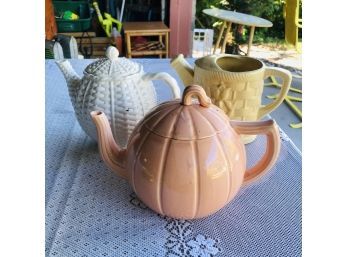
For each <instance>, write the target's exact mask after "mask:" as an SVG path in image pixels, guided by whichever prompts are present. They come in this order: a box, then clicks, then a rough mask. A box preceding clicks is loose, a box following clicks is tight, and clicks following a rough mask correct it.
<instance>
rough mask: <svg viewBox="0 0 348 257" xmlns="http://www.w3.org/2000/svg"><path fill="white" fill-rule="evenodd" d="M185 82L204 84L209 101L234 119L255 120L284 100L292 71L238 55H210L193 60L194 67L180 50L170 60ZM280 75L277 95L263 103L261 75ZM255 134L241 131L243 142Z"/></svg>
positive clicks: (262, 78)
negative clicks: (280, 85) (271, 100)
mask: <svg viewBox="0 0 348 257" xmlns="http://www.w3.org/2000/svg"><path fill="white" fill-rule="evenodd" d="M171 66H172V67H173V68H174V69H175V70H176V72H177V73H178V75H179V76H180V78H181V80H182V81H183V84H184V85H185V86H188V85H191V84H197V85H200V86H202V87H203V88H204V90H205V92H206V93H207V95H208V96H209V97H210V98H211V100H212V102H213V103H214V104H215V105H217V106H218V107H219V108H221V109H222V110H224V112H225V113H226V114H227V116H228V117H229V118H230V119H233V120H241V121H257V120H260V119H262V118H263V117H264V116H265V115H267V114H269V113H270V112H272V111H273V110H275V109H276V108H277V107H278V106H279V105H280V104H281V103H282V102H283V100H284V98H285V96H286V95H287V93H288V91H289V88H290V84H291V79H292V77H291V73H290V72H289V71H287V70H285V69H281V68H274V67H266V66H265V64H264V63H263V62H261V61H259V60H257V59H255V58H251V57H247V56H240V55H230V54H221V55H209V56H205V57H202V58H199V59H197V60H196V61H195V66H194V68H192V67H191V65H190V64H189V63H188V62H187V61H186V60H185V59H184V56H183V55H182V54H180V55H178V56H177V57H175V58H173V59H172V60H171ZM269 76H275V77H279V78H281V79H282V87H281V90H280V93H279V95H278V97H277V98H276V99H275V100H274V101H273V102H271V103H269V104H267V105H265V106H262V103H261V98H262V92H263V88H264V79H266V78H267V77H269ZM255 138H256V136H255V135H243V137H242V139H243V142H244V143H245V144H248V143H250V142H252V141H253V140H254V139H255Z"/></svg>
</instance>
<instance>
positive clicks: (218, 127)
mask: <svg viewBox="0 0 348 257" xmlns="http://www.w3.org/2000/svg"><path fill="white" fill-rule="evenodd" d="M194 97H197V98H198V99H195V98H194ZM139 125H144V126H145V127H146V128H147V129H148V130H150V131H152V132H153V133H155V134H157V135H159V136H162V137H165V138H171V139H175V140H195V139H203V138H208V137H212V136H214V135H216V134H217V133H219V132H220V131H222V130H224V129H225V128H226V127H230V125H229V118H228V117H227V116H226V114H225V113H224V112H223V111H222V110H221V109H220V108H218V107H217V106H215V105H213V104H212V103H211V100H210V98H209V97H208V96H207V95H206V93H205V91H204V89H203V88H202V87H200V86H196V85H193V86H188V87H186V88H185V90H184V92H183V97H182V100H181V101H180V100H174V101H169V102H164V103H162V104H160V105H158V106H157V108H155V109H154V110H153V111H151V112H150V113H148V114H147V115H146V117H145V118H144V119H143V122H142V124H139Z"/></svg>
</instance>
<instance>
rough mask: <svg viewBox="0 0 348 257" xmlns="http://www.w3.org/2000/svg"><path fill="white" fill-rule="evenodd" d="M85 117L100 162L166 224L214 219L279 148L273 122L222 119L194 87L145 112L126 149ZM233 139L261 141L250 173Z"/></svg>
mask: <svg viewBox="0 0 348 257" xmlns="http://www.w3.org/2000/svg"><path fill="white" fill-rule="evenodd" d="M195 97H198V101H197V99H195ZM91 116H92V119H93V121H94V123H95V124H96V127H97V131H98V136H99V140H98V141H99V150H100V154H101V157H102V159H103V160H104V161H105V163H106V164H107V165H108V166H109V167H110V168H111V169H112V170H114V171H115V172H116V173H117V174H118V175H120V176H121V177H123V178H125V179H127V180H128V182H129V183H130V184H131V186H132V188H133V190H134V191H135V193H136V194H137V196H138V197H139V198H140V199H141V200H142V201H143V202H144V203H145V204H146V205H147V206H148V207H149V208H151V209H152V210H154V211H155V212H157V213H160V214H162V215H166V216H169V217H172V218H183V219H194V218H201V217H205V216H207V215H210V214H212V213H215V212H216V211H218V210H219V209H221V208H222V207H224V206H225V205H226V204H227V203H229V202H230V201H231V200H232V199H233V198H234V197H235V195H236V194H237V192H238V191H239V189H240V187H241V186H242V184H243V183H249V182H251V181H254V180H255V179H257V178H259V177H260V176H261V175H263V174H264V173H265V172H267V171H268V170H269V169H270V168H271V167H272V166H273V165H274V163H275V161H276V159H277V157H278V154H279V149H280V140H279V132H278V128H277V126H276V124H275V122H274V121H273V120H267V121H254V122H243V121H230V120H229V118H228V117H227V116H226V115H225V113H224V112H223V111H222V110H221V109H220V108H218V107H217V106H215V105H213V104H212V103H211V101H210V98H209V97H207V95H206V94H205V91H204V89H203V88H202V87H200V86H188V87H186V88H185V91H184V93H183V97H182V100H172V101H168V102H164V103H162V104H160V105H158V106H157V107H156V108H154V109H153V110H152V111H150V112H149V113H148V114H147V115H146V116H145V117H144V118H143V119H142V120H141V121H140V122H139V123H138V124H137V126H136V127H135V129H134V131H133V133H132V135H131V136H130V139H129V141H128V145H127V148H126V149H121V147H120V146H118V145H117V144H116V143H115V141H114V139H113V137H112V133H111V129H110V126H109V123H108V120H107V118H106V116H105V115H104V113H103V112H101V111H94V112H91ZM239 134H265V135H266V137H267V148H266V151H265V154H264V156H263V157H262V158H261V160H260V161H259V162H258V163H257V164H256V165H255V166H253V167H251V168H250V169H246V152H245V146H244V144H243V142H242V140H241V137H240V135H239Z"/></svg>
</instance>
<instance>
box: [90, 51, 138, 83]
mask: <svg viewBox="0 0 348 257" xmlns="http://www.w3.org/2000/svg"><path fill="white" fill-rule="evenodd" d="M105 55H106V58H101V59H99V60H97V61H95V62H93V63H91V64H89V65H88V66H87V67H86V69H85V71H84V74H87V75H92V76H94V77H110V76H112V77H113V78H115V77H116V78H125V77H128V76H131V75H134V74H138V73H139V72H141V71H142V66H141V65H140V64H139V63H136V62H132V61H130V60H129V59H127V58H122V57H119V52H118V50H117V48H116V47H114V46H109V47H108V48H107V50H106V53H105Z"/></svg>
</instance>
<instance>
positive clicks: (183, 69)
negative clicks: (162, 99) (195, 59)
mask: <svg viewBox="0 0 348 257" xmlns="http://www.w3.org/2000/svg"><path fill="white" fill-rule="evenodd" d="M170 65H171V66H172V67H173V68H174V69H175V71H176V72H177V74H178V75H179V77H180V78H181V80H182V82H183V83H184V85H185V87H187V86H189V85H192V84H193V74H194V72H193V68H192V67H191V65H190V64H189V63H188V62H187V61H186V60H185V58H184V56H183V55H182V54H179V55H178V56H177V57H175V58H173V59H172V60H171V61H170Z"/></svg>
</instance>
